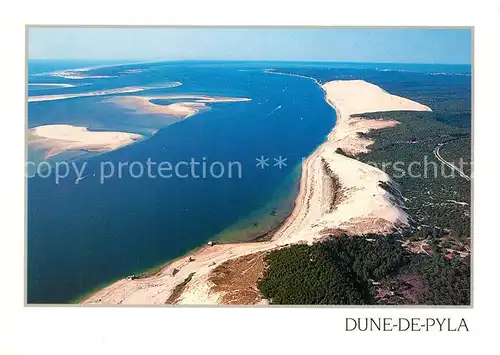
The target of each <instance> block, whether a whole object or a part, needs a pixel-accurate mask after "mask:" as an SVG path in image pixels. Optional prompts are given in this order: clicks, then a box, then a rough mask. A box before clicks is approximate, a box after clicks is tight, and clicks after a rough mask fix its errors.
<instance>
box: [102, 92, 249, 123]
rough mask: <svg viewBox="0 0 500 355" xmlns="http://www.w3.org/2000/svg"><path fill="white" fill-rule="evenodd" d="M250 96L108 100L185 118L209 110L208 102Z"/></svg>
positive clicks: (124, 105)
mask: <svg viewBox="0 0 500 355" xmlns="http://www.w3.org/2000/svg"><path fill="white" fill-rule="evenodd" d="M183 99H185V100H190V101H179V102H175V103H172V104H169V105H159V104H155V103H153V102H151V101H152V100H183ZM250 100H251V99H248V98H237V97H212V96H200V95H160V96H119V97H115V98H112V99H110V100H108V102H113V103H115V104H118V105H120V106H122V107H125V108H129V109H133V110H135V111H136V112H138V113H148V114H160V115H168V116H174V117H176V118H180V119H184V118H188V117H190V116H193V115H195V114H197V113H199V112H201V111H205V110H208V106H207V105H206V104H207V103H218V102H242V101H250Z"/></svg>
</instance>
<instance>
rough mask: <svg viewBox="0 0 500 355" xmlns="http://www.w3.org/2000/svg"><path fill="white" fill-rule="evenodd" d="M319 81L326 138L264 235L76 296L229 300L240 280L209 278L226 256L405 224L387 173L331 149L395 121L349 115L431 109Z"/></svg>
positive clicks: (364, 144) (365, 142)
mask: <svg viewBox="0 0 500 355" xmlns="http://www.w3.org/2000/svg"><path fill="white" fill-rule="evenodd" d="M322 88H323V90H324V91H325V99H326V100H327V102H328V103H329V104H330V105H331V106H332V107H333V108H334V109H335V110H336V112H337V122H336V125H335V127H334V129H333V131H332V132H331V133H330V134H329V135H328V137H327V140H326V141H325V142H324V143H323V144H322V145H320V146H319V147H318V148H317V149H316V150H315V151H314V152H313V153H312V154H311V156H309V157H308V158H307V159H306V160H305V161H304V163H303V166H302V175H301V181H300V190H299V194H298V196H297V198H296V201H295V208H294V210H293V212H292V214H291V215H290V216H289V218H287V220H286V221H284V223H283V224H282V225H281V226H280V228H279V229H278V230H277V231H276V232H275V233H274V235H273V237H272V239H271V241H269V242H260V243H244V244H243V243H238V244H223V245H215V246H212V247H210V246H207V247H203V248H201V249H199V250H198V251H197V252H195V253H193V254H191V255H188V256H186V257H183V258H180V259H178V260H176V261H174V262H172V263H170V264H168V265H166V266H164V267H162V268H161V269H160V270H159V271H158V272H157V273H155V274H154V275H149V276H145V277H140V278H128V279H123V280H120V281H118V282H115V283H114V284H112V285H110V286H108V287H106V288H104V289H102V290H100V291H97V292H96V293H94V294H92V295H91V296H89V297H88V298H86V299H85V300H83V302H82V303H85V304H89V303H106V304H165V303H169V304H171V303H175V304H221V303H224V304H226V303H225V302H224V295H227V294H228V293H231V297H230V298H231V299H232V300H235V301H234V302H232V304H238V292H243V291H245V290H239V289H238V288H239V287H240V286H239V285H237V284H235V285H234V290H232V291H231V290H228V289H227V288H226V289H225V291H223V292H222V291H216V290H215V288H214V286H215V284H214V282H213V275H214V274H221V272H220V270H221V268H222V269H224V268H226V269H227V267H228V265H229V264H230V262H231V261H234V260H236V259H239V258H240V257H242V256H249V255H250V254H256V253H259V252H262V251H269V250H272V249H276V248H280V247H283V246H286V245H288V244H293V243H298V242H307V243H312V242H314V241H315V240H320V239H322V238H324V237H325V236H328V235H331V234H335V232H339V231H341V232H344V233H348V234H364V233H379V234H388V233H391V232H394V231H397V230H401V229H403V228H405V227H406V226H407V225H408V223H409V216H408V215H407V214H406V212H405V211H404V205H403V202H402V201H400V199H399V198H398V197H397V196H393V195H391V194H390V193H389V192H388V191H387V190H386V189H384V188H383V186H382V184H387V185H390V186H391V187H392V188H393V189H396V190H397V188H398V187H397V185H396V184H395V183H394V182H393V181H392V180H391V178H390V177H389V176H388V175H387V174H386V173H384V172H383V171H381V170H379V169H377V168H375V167H373V166H370V165H367V164H364V163H362V162H360V161H358V160H356V159H353V158H351V157H347V156H345V155H343V154H339V153H337V152H336V150H337V149H338V148H340V149H342V150H343V151H344V152H345V153H347V154H349V155H351V156H355V155H357V154H360V153H362V152H366V151H368V150H369V146H370V145H371V144H372V141H371V140H370V139H367V138H364V137H362V136H360V135H359V134H358V132H363V133H366V132H368V131H370V130H374V129H380V128H384V127H391V126H394V125H396V124H398V122H397V121H388V120H372V119H360V118H355V117H352V116H353V115H356V114H361V113H367V112H376V111H379V112H380V111H395V110H405V111H408V110H414V111H430V108H429V107H427V106H424V105H421V104H419V103H417V102H414V101H411V100H408V99H406V98H402V97H398V96H395V95H391V94H389V93H387V92H386V91H384V90H383V89H381V88H380V87H378V86H376V85H373V84H371V83H368V82H365V81H362V80H353V81H331V82H328V83H326V84H324V85H322ZM391 190H392V189H391ZM214 271H215V272H214ZM255 282H256V281H255ZM255 287H256V285H255ZM255 287H254V288H255ZM247 289H248V286H247ZM240 299H241V298H240ZM259 302H262V303H265V300H258V299H253V301H252V302H251V303H248V304H255V303H259Z"/></svg>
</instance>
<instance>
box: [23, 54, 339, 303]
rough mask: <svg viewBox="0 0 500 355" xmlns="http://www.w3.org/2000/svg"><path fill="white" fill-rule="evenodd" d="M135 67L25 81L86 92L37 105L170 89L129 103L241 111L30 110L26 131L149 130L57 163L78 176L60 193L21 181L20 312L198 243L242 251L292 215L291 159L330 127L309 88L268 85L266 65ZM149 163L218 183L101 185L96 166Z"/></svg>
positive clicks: (280, 81) (296, 81)
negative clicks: (24, 210) (196, 99)
mask: <svg viewBox="0 0 500 355" xmlns="http://www.w3.org/2000/svg"><path fill="white" fill-rule="evenodd" d="M138 67H139V68H140V69H143V71H141V72H134V73H133V74H129V73H126V74H124V73H123V72H124V71H125V70H127V69H137V66H115V67H107V68H100V69H95V70H92V71H91V72H89V73H91V74H92V75H107V76H112V78H106V79H80V80H78V81H77V80H70V79H64V78H60V77H59V78H54V77H52V76H50V75H49V76H44V75H41V76H40V75H37V76H34V77H30V80H36V81H37V82H44V81H47V80H50V81H57V82H68V81H69V82H71V83H73V82H78V83H82V84H85V85H82V86H80V87H73V88H54V89H44V91H43V94H60V93H68V92H88V91H94V90H101V89H106V88H116V87H125V86H134V85H142V86H149V85H151V86H154V85H158V84H161V83H165V82H172V81H180V82H182V83H183V85H182V86H179V87H175V88H169V89H154V90H148V91H145V92H141V93H139V95H148V96H149V95H151V96H152V95H156V94H162V95H164V94H202V95H217V96H233V97H248V98H251V99H252V100H251V101H249V102H230V103H218V104H210V110H208V111H206V112H202V113H200V114H198V115H195V116H193V117H190V118H189V119H187V120H185V121H182V122H178V123H175V124H172V123H174V122H175V120H174V119H172V118H169V117H158V116H153V115H142V114H140V115H139V114H137V113H135V112H133V111H130V110H125V109H120V108H119V107H117V106H116V105H110V104H109V103H106V102H104V99H105V98H103V97H85V98H77V99H68V100H60V101H46V102H39V103H30V104H29V109H28V110H29V112H28V125H29V127H35V126H38V125H41V124H56V123H59V124H73V125H82V126H85V127H88V128H89V129H99V130H122V131H127V132H134V133H141V134H146V133H147V132H152V131H154V130H159V131H158V132H157V133H156V134H154V135H152V134H151V133H150V134H149V136H148V137H149V138H148V139H145V140H143V141H141V142H138V143H135V144H133V145H130V146H127V147H125V148H122V149H119V150H116V151H112V152H109V153H105V154H98V155H92V156H85V155H83V157H82V156H81V155H80V156H78V157H71V156H65V157H64V159H66V160H70V159H73V160H72V161H73V162H74V164H75V165H76V166H78V167H79V168H81V167H82V166H83V165H85V174H84V175H85V177H84V178H83V179H82V180H80V181H79V182H78V184H75V178H76V176H75V175H74V174H70V176H69V177H68V178H66V179H62V180H61V181H60V183H59V184H56V183H55V181H54V180H53V179H50V178H48V179H44V178H41V177H36V178H31V179H29V180H28V301H29V302H30V303H54V302H69V301H71V300H72V299H75V298H76V297H78V296H80V295H82V294H84V293H86V292H88V291H89V290H91V289H93V288H95V287H98V286H100V285H103V284H106V283H108V282H110V281H112V280H115V279H118V278H120V277H124V276H126V275H130V274H132V273H138V272H141V271H144V270H146V269H148V268H151V267H153V266H156V265H159V264H161V263H162V262H164V261H166V260H169V259H172V258H175V257H178V256H179V255H182V254H183V253H185V252H187V251H188V250H191V249H193V248H195V247H197V246H199V245H200V244H202V243H204V242H206V241H207V240H209V239H216V238H221V239H223V240H236V241H241V240H247V239H248V238H252V237H255V236H257V235H259V234H261V233H263V232H266V231H268V230H270V229H272V228H274V227H275V226H276V225H277V224H278V223H279V222H280V221H281V220H282V219H283V218H285V217H286V216H287V215H288V214H289V213H290V212H291V209H292V207H293V200H294V197H295V195H296V192H297V182H298V177H299V172H300V170H299V169H298V166H300V162H301V160H302V158H304V157H307V156H308V155H309V154H310V153H311V152H312V151H313V150H314V149H315V148H316V147H317V146H318V145H319V144H320V143H321V142H322V141H323V140H324V139H325V137H326V135H327V134H328V132H329V131H330V130H331V128H332V126H333V124H334V122H335V114H334V111H333V110H332V109H331V108H330V107H329V106H328V105H327V104H326V102H325V101H324V97H323V91H322V90H321V88H320V87H318V86H317V85H316V84H315V83H314V82H313V81H312V80H307V79H302V78H297V77H291V76H282V75H273V74H268V73H265V72H264V71H263V69H265V65H262V66H261V67H259V66H255V65H254V64H252V65H250V66H248V65H245V64H244V63H238V64H232V65H215V64H213V65H209V66H206V65H196V64H193V63H174V64H171V63H170V64H168V63H159V64H148V65H145V66H144V65H143V66H138ZM242 69H244V70H242ZM31 94H32V95H40V93H39V92H38V93H31ZM80 153H81V152H80ZM280 156H281V158H282V159H286V160H285V161H284V162H285V165H283V166H281V168H279V166H277V165H275V164H276V163H277V160H275V159H278V158H279V157H280ZM56 157H57V156H56ZM259 157H264V158H265V159H268V160H267V162H268V164H269V165H268V166H265V168H264V169H261V168H260V167H258V166H256V164H257V161H256V158H259ZM64 159H63V160H64ZM148 159H149V160H150V161H153V162H156V163H160V162H169V163H171V164H176V163H179V162H189V161H190V160H191V159H194V160H195V161H197V162H200V165H199V167H200V169H202V163H206V164H207V165H206V166H207V168H208V169H209V167H210V166H211V165H214V164H215V162H216V163H217V164H219V165H222V166H224V168H225V169H226V174H225V175H223V176H222V177H217V176H208V177H207V178H194V177H189V178H182V177H177V178H176V177H172V178H161V177H158V176H156V177H154V178H153V177H151V176H142V177H140V178H134V177H133V176H132V174H130V173H128V174H127V173H124V174H123V175H122V176H121V177H118V176H113V177H111V178H108V179H106V180H105V182H104V184H102V183H101V178H102V173H101V172H102V167H103V166H109V165H106V164H112V165H114V166H117V164H119V163H129V164H131V163H134V162H136V163H140V164H142V165H143V166H146V164H147V161H148ZM59 160H61V159H60V158H59ZM231 163H234V164H236V163H237V164H238V165H233V166H236V168H234V169H233V173H234V174H233V176H232V177H229V176H228V171H229V164H231ZM219 165H217V166H216V167H217V168H219V167H220V166H219ZM182 169H184V170H182ZM182 169H181V170H182V171H181V172H182V174H186V173H188V170H186V169H187V168H186V166H182ZM201 172H202V171H201V170H199V171H198V173H199V174H201ZM218 173H219V172H216V174H215V175H218ZM239 173H241V176H238V174H239Z"/></svg>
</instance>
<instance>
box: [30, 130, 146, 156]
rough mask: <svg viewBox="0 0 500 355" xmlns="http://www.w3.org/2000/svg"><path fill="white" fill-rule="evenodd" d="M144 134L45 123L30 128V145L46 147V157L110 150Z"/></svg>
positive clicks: (129, 142)
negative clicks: (96, 130) (69, 152)
mask: <svg viewBox="0 0 500 355" xmlns="http://www.w3.org/2000/svg"><path fill="white" fill-rule="evenodd" d="M142 138H143V136H141V135H139V134H135V133H127V132H103V131H99V132H95V131H89V130H88V129H87V128H86V127H78V126H72V125H65V124H57V125H45V126H38V127H35V128H31V129H29V130H28V145H30V146H33V147H37V148H42V149H46V150H47V153H46V154H45V158H50V157H52V156H54V155H56V154H59V153H61V152H65V151H78V150H86V151H91V152H108V151H111V150H115V149H118V148H121V147H124V146H126V145H129V144H132V143H134V142H135V141H137V140H140V139H142Z"/></svg>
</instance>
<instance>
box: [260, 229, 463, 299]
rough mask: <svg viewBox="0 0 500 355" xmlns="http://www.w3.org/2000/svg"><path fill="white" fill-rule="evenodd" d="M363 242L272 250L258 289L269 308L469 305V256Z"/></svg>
mask: <svg viewBox="0 0 500 355" xmlns="http://www.w3.org/2000/svg"><path fill="white" fill-rule="evenodd" d="M368 237H371V238H372V239H370V238H368V239H365V238H363V237H361V236H355V237H347V236H344V237H340V238H335V239H331V240H328V241H325V242H322V243H316V244H314V245H312V246H307V245H293V246H291V247H287V248H284V249H281V250H278V251H274V252H272V253H270V254H269V255H268V257H267V263H268V269H267V270H266V272H265V275H264V278H263V279H262V280H261V281H260V283H259V289H260V291H261V292H262V294H263V296H264V297H266V298H267V299H269V300H270V301H271V302H272V303H273V304H341V305H346V304H392V305H394V304H436V305H460V304H462V305H463V304H469V303H470V298H469V284H470V274H469V269H470V261H469V258H468V257H466V258H459V257H458V256H455V257H453V258H452V259H451V260H448V259H445V258H443V257H441V256H440V255H439V254H438V253H435V254H434V256H432V257H431V256H422V255H419V254H414V253H411V252H409V251H408V250H406V249H405V248H403V247H402V246H401V242H400V241H398V240H397V239H396V238H395V237H379V236H368ZM436 251H437V249H436Z"/></svg>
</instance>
